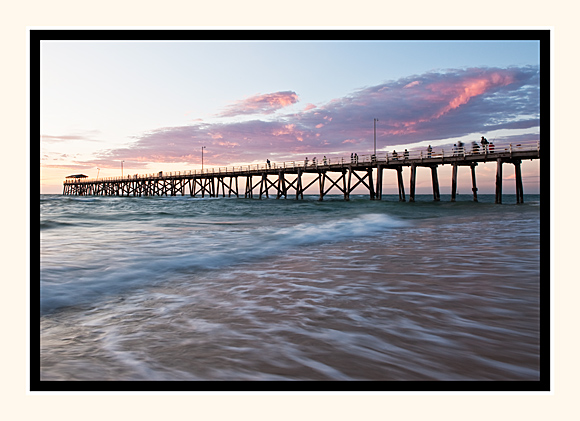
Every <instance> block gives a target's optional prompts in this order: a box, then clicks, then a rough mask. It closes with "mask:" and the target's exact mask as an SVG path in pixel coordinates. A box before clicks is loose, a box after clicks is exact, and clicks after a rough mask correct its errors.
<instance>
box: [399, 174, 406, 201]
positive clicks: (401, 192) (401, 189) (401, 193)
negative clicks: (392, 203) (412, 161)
mask: <svg viewBox="0 0 580 421" xmlns="http://www.w3.org/2000/svg"><path fill="white" fill-rule="evenodd" d="M397 181H398V185H399V202H405V201H406V199H405V185H404V184H403V168H402V167H401V166H398V167H397Z"/></svg>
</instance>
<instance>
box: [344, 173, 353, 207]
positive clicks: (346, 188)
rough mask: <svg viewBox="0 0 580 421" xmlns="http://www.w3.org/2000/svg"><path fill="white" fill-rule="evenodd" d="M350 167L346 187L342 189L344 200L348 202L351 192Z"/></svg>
mask: <svg viewBox="0 0 580 421" xmlns="http://www.w3.org/2000/svg"><path fill="white" fill-rule="evenodd" d="M352 172H353V171H352V166H350V165H349V167H348V186H345V189H344V200H346V201H349V200H350V192H351V191H352V188H351V180H352Z"/></svg>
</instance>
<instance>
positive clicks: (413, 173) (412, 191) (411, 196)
mask: <svg viewBox="0 0 580 421" xmlns="http://www.w3.org/2000/svg"><path fill="white" fill-rule="evenodd" d="M416 178H417V166H416V165H415V164H412V165H411V180H410V183H411V186H410V188H409V189H410V192H409V202H414V201H415V180H416Z"/></svg>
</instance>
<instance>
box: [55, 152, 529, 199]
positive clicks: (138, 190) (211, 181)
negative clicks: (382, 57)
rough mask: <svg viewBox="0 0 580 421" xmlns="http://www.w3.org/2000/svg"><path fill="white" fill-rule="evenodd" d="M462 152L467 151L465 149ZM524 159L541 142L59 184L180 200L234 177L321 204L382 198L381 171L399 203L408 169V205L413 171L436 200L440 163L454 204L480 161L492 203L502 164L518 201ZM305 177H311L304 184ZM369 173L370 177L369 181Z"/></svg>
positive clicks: (263, 190) (235, 181) (260, 191)
mask: <svg viewBox="0 0 580 421" xmlns="http://www.w3.org/2000/svg"><path fill="white" fill-rule="evenodd" d="M467 148H471V147H470V145H467ZM526 159H530V160H533V159H540V144H539V142H537V143H533V144H517V145H511V144H510V145H502V146H501V147H498V145H495V147H494V148H493V150H485V149H480V150H475V151H473V150H470V151H467V150H464V149H463V148H460V149H459V150H452V151H445V150H438V151H435V150H432V151H430V152H426V151H409V152H408V153H403V152H399V153H396V154H395V153H387V154H384V155H382V156H376V157H375V156H372V155H365V156H362V157H357V156H355V157H352V158H349V157H347V158H343V157H341V158H334V157H333V158H329V159H326V158H323V159H321V160H318V161H308V160H304V161H289V162H282V163H270V164H259V165H245V166H237V167H225V168H224V167H220V168H210V169H205V170H203V171H201V170H192V171H179V172H170V173H163V172H159V173H156V174H144V175H139V174H137V175H128V176H124V177H112V178H111V177H110V178H101V179H86V178H85V177H86V176H83V175H82V174H78V175H73V176H69V177H67V179H66V180H65V181H64V183H63V184H64V189H63V194H64V195H77V196H91V195H92V196H177V195H181V196H185V195H186V194H189V195H190V196H191V197H199V196H201V197H205V196H206V195H207V196H208V197H219V196H220V191H221V196H222V197H226V195H227V197H232V196H235V197H240V196H241V194H242V192H240V189H239V184H240V183H239V178H240V177H241V178H242V179H243V180H244V185H245V189H244V190H243V197H244V198H250V199H254V198H258V199H262V198H263V197H266V198H268V197H270V191H272V195H275V196H276V198H277V199H280V198H282V197H284V198H287V197H288V196H290V197H295V198H296V199H303V198H304V192H305V191H306V190H307V189H308V188H309V187H311V186H313V185H318V192H319V200H323V199H324V196H325V195H327V194H328V193H329V192H330V190H331V189H332V188H334V187H336V188H337V189H338V190H339V191H340V192H341V193H342V195H343V196H344V200H349V198H350V194H351V193H352V192H353V191H354V189H355V188H357V187H358V186H360V185H362V186H364V187H366V189H367V190H368V192H369V197H370V199H371V200H381V199H382V195H383V191H382V190H383V189H382V186H383V177H384V174H383V173H384V171H385V170H392V171H396V173H397V184H398V190H399V200H400V201H402V202H404V201H406V196H405V186H404V183H403V167H410V170H411V177H410V191H409V201H410V202H413V201H415V184H416V179H417V177H416V175H417V167H428V168H430V169H431V181H432V186H433V200H435V201H438V200H440V193H439V178H438V175H437V168H438V166H439V165H451V166H452V179H451V201H455V200H456V194H457V169H458V167H460V166H468V167H470V169H471V181H472V193H473V200H474V201H477V184H476V173H475V168H476V167H477V165H478V163H480V162H494V161H495V162H496V163H497V173H496V185H495V203H501V202H502V177H503V164H513V165H514V167H515V183H516V201H517V203H523V201H524V194H523V183H522V173H521V162H522V160H526ZM304 174H312V175H314V178H313V179H312V180H311V181H309V182H305V181H304V179H303V176H304ZM373 175H374V178H373Z"/></svg>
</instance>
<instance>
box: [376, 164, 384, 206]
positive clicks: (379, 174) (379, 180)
mask: <svg viewBox="0 0 580 421" xmlns="http://www.w3.org/2000/svg"><path fill="white" fill-rule="evenodd" d="M376 199H377V200H383V166H382V165H380V164H377V188H376Z"/></svg>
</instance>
